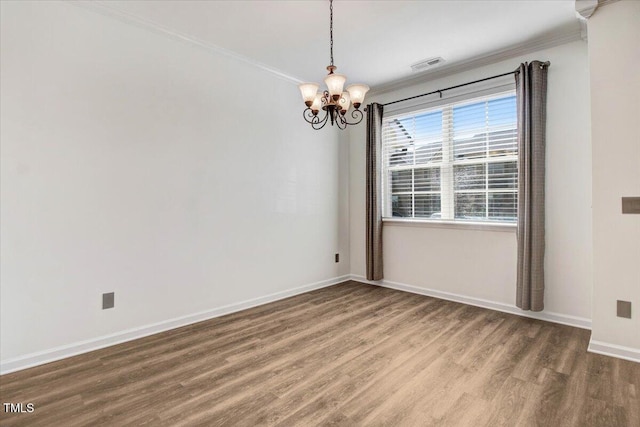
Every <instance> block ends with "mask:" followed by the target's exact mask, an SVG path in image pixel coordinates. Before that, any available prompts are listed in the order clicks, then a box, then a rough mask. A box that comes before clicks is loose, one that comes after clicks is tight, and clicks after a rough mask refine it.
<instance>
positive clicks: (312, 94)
mask: <svg viewBox="0 0 640 427" xmlns="http://www.w3.org/2000/svg"><path fill="white" fill-rule="evenodd" d="M298 87H299V88H300V93H301V94H302V100H303V101H304V104H305V105H306V106H307V107H310V106H311V104H312V103H313V100H314V99H315V98H316V93H318V85H317V84H316V83H302V84H300V85H298Z"/></svg>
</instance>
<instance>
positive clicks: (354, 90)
mask: <svg viewBox="0 0 640 427" xmlns="http://www.w3.org/2000/svg"><path fill="white" fill-rule="evenodd" d="M347 91H348V92H349V95H351V102H353V106H354V107H355V108H356V109H357V108H359V107H360V105H362V103H363V102H364V96H365V95H366V94H367V92H368V91H369V86H367V85H363V84H355V85H350V86H347Z"/></svg>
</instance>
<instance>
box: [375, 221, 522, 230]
mask: <svg viewBox="0 0 640 427" xmlns="http://www.w3.org/2000/svg"><path fill="white" fill-rule="evenodd" d="M382 222H383V223H384V224H385V225H391V226H394V227H395V226H400V227H421V228H453V229H458V230H481V231H506V232H509V233H515V232H516V230H517V229H518V226H517V224H506V223H495V224H494V223H486V222H461V221H459V222H456V221H442V220H420V219H399V218H383V219H382Z"/></svg>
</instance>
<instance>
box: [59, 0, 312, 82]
mask: <svg viewBox="0 0 640 427" xmlns="http://www.w3.org/2000/svg"><path fill="white" fill-rule="evenodd" d="M65 3H67V4H70V5H73V6H77V7H80V8H82V9H86V10H89V11H92V12H96V13H99V14H101V15H104V16H107V17H110V18H113V19H116V20H118V21H120V22H122V23H124V24H128V25H133V26H135V27H137V28H141V29H143V30H147V31H151V32H153V33H155V34H159V35H162V36H165V37H168V38H170V39H172V40H177V41H180V42H183V43H188V44H190V45H192V46H196V47H198V48H201V49H203V50H205V51H207V52H209V53H213V54H216V55H221V56H224V57H227V58H230V59H233V60H235V61H238V62H241V63H243V64H246V65H249V66H252V67H254V68H257V69H259V70H262V71H266V72H267V73H270V74H272V75H274V76H275V77H277V78H279V79H281V80H285V81H287V82H289V83H292V84H296V85H297V84H300V83H302V80H301V79H299V78H297V77H295V76H292V75H290V74H287V73H285V72H284V71H280V70H278V69H277V68H273V67H271V66H269V65H266V64H263V63H262V62H259V61H256V60H254V59H251V58H249V57H247V56H244V55H241V54H239V53H237V52H234V51H232V50H229V49H225V48H223V47H221V46H217V45H215V44H212V43H208V42H205V41H204V40H201V39H198V38H196V37H193V36H190V35H188V34H186V33H182V32H180V31H176V30H174V29H172V28H169V27H166V26H164V25H162V24H159V23H157V22H154V21H151V20H149V19H145V18H141V17H140V16H137V15H135V14H133V13H130V12H127V11H124V10H122V9H120V8H118V7H116V6H114V5H113V4H111V3H108V2H106V1H70V0H66V1H65Z"/></svg>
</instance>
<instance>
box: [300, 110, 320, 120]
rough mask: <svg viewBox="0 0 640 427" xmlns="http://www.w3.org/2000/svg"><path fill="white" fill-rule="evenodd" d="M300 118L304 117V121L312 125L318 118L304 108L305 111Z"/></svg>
mask: <svg viewBox="0 0 640 427" xmlns="http://www.w3.org/2000/svg"><path fill="white" fill-rule="evenodd" d="M302 117H304V120H305V121H306V122H307V123H311V124H313V122H314V121H316V119H317V118H318V116H317V115H315V114H313V112H312V111H311V108H305V110H304V111H303V112H302Z"/></svg>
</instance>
